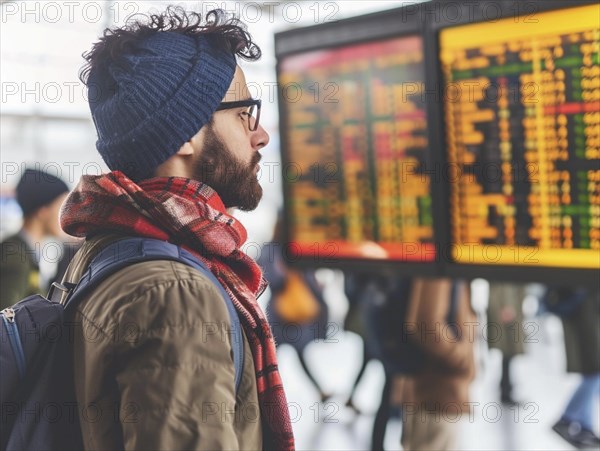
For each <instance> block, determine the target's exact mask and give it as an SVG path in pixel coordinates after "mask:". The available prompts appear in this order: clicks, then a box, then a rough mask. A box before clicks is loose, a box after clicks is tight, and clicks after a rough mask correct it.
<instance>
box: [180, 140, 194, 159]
mask: <svg viewBox="0 0 600 451" xmlns="http://www.w3.org/2000/svg"><path fill="white" fill-rule="evenodd" d="M176 155H180V156H189V155H194V146H193V145H192V142H191V140H190V141H188V142H186V143H185V144H184V145H183V146H181V147H180V148H179V150H178V151H177V154H176Z"/></svg>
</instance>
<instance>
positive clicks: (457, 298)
mask: <svg viewBox="0 0 600 451" xmlns="http://www.w3.org/2000/svg"><path fill="white" fill-rule="evenodd" d="M474 326H475V314H474V312H473V310H472V309H471V302H470V289H469V285H468V284H467V283H465V282H453V281H451V280H449V279H415V280H414V281H413V286H412V292H411V295H410V298H409V305H408V308H407V315H406V319H405V323H404V328H403V339H406V340H410V341H411V342H412V343H414V344H416V345H417V346H418V347H419V349H420V350H421V351H422V361H421V364H420V370H418V371H417V372H416V373H415V374H412V375H410V376H408V375H407V376H404V377H403V378H402V379H401V386H402V388H401V393H402V395H401V397H402V412H403V415H402V420H403V421H402V439H401V440H402V447H403V449H404V451H413V450H419V451H424V450H435V451H442V450H450V449H454V447H455V442H456V433H457V427H456V421H457V420H458V418H460V417H461V416H463V415H464V414H467V413H468V412H469V411H470V408H469V395H468V391H469V384H470V381H471V380H472V379H473V377H474V375H475V361H474V356H473V342H474V340H475V327H474Z"/></svg>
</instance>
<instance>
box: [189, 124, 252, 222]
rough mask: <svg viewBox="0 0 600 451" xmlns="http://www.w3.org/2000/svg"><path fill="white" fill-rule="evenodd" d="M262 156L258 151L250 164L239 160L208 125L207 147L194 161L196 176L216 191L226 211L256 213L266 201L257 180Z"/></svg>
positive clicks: (194, 173)
mask: <svg viewBox="0 0 600 451" xmlns="http://www.w3.org/2000/svg"><path fill="white" fill-rule="evenodd" d="M261 158H262V156H261V155H260V154H259V153H258V152H256V153H255V154H254V155H253V156H252V160H251V161H250V163H249V164H246V163H244V162H242V161H240V160H238V159H237V158H236V156H235V155H233V154H232V153H231V151H230V150H229V149H228V148H227V146H226V145H225V143H223V141H222V140H221V139H219V137H218V136H217V135H216V133H215V132H214V130H213V128H212V124H207V130H206V136H205V140H204V147H203V149H202V152H201V153H200V156H199V158H197V159H196V160H195V161H194V167H193V168H192V171H193V175H192V177H193V178H194V179H195V180H198V181H200V182H203V183H206V184H207V185H208V186H210V187H211V188H212V189H214V190H215V191H216V192H217V194H218V195H219V197H220V198H221V200H222V201H223V204H224V205H225V208H231V207H237V208H239V209H240V210H243V211H252V210H254V209H255V208H256V207H257V206H258V203H259V202H260V199H261V198H262V191H263V190H262V187H261V186H260V184H259V183H258V179H257V177H256V165H257V164H258V162H259V161H260V159H261Z"/></svg>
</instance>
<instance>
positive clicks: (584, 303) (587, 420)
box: [542, 287, 600, 449]
mask: <svg viewBox="0 0 600 451" xmlns="http://www.w3.org/2000/svg"><path fill="white" fill-rule="evenodd" d="M542 301H543V303H544V306H545V307H546V309H547V310H548V311H549V312H551V313H554V314H556V315H558V316H559V317H560V319H561V321H562V324H563V330H564V337H565V351H566V355H567V371H568V372H570V373H580V374H581V382H580V383H579V385H578V386H577V388H576V389H575V391H574V392H573V394H572V395H571V398H570V399H569V401H568V402H567V405H566V407H565V410H564V412H563V413H562V415H561V417H560V419H559V420H558V422H556V424H554V426H552V429H553V430H554V431H555V432H556V433H557V434H559V435H560V436H561V437H562V438H563V439H565V440H566V441H567V442H569V443H570V444H571V445H573V446H575V447H576V448H593V449H599V448H600V438H598V436H597V435H596V431H598V430H599V429H600V427H599V426H600V425H598V424H597V423H596V422H597V421H598V413H599V409H598V401H599V397H600V290H599V289H598V288H595V289H589V288H584V287H552V288H549V289H548V290H547V292H546V294H545V295H544V297H543V300H542ZM595 423H596V424H595Z"/></svg>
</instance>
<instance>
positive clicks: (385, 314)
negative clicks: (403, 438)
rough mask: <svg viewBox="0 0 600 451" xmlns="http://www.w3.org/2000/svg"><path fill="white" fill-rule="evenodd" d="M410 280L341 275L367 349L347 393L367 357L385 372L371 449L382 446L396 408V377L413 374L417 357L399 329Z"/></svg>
mask: <svg viewBox="0 0 600 451" xmlns="http://www.w3.org/2000/svg"><path fill="white" fill-rule="evenodd" d="M411 283H412V282H411V279H410V278H402V277H398V276H396V275H387V274H372V273H361V272H346V273H345V274H344V290H345V294H346V297H347V298H348V299H349V300H350V302H351V305H354V306H355V307H354V311H355V312H360V315H358V314H356V317H360V318H362V321H363V324H364V326H363V327H364V329H362V330H364V334H365V335H364V338H363V349H366V351H363V356H364V360H363V365H362V366H361V370H360V372H359V374H358V376H357V378H356V380H355V383H354V385H353V387H352V392H351V394H350V396H352V395H353V394H354V390H355V389H356V386H357V384H358V381H359V380H360V377H361V376H362V374H363V373H364V368H365V366H366V363H368V361H369V360H368V359H369V358H375V359H378V360H380V361H381V363H382V365H383V369H384V374H385V379H384V385H383V389H382V392H381V401H380V403H379V408H378V409H377V413H376V414H375V421H374V423H373V432H372V436H371V449H372V450H383V449H384V448H383V445H384V439H385V433H386V430H387V424H388V421H389V419H390V418H391V416H392V414H393V413H394V410H395V409H394V407H395V406H394V402H393V399H392V398H393V392H394V391H395V390H394V388H395V387H396V384H397V382H398V377H399V376H400V375H405V374H412V373H414V371H415V365H418V364H419V360H420V359H419V358H418V353H419V350H418V349H416V347H415V346H412V345H411V344H410V343H408V342H407V341H406V340H403V339H402V337H401V336H400V332H399V330H400V325H401V324H402V323H403V321H404V318H405V316H406V309H407V305H408V297H409V294H410V288H411ZM350 399H352V398H350ZM347 405H348V404H347ZM350 405H351V406H353V404H350ZM398 407H399V406H398Z"/></svg>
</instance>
